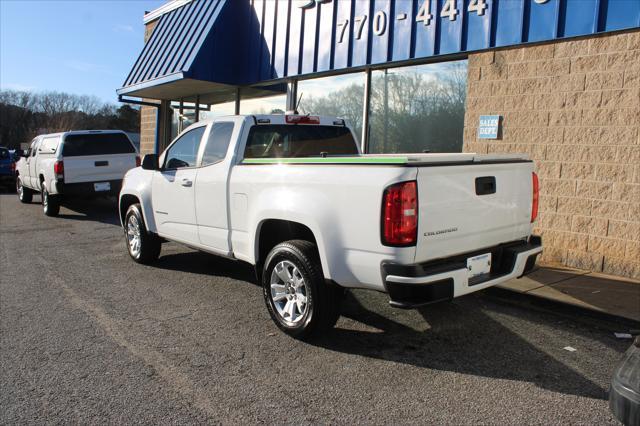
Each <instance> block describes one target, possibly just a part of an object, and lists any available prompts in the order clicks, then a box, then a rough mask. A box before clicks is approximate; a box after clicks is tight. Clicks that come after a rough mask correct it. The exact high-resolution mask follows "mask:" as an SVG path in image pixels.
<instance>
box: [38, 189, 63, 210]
mask: <svg viewBox="0 0 640 426" xmlns="http://www.w3.org/2000/svg"><path fill="white" fill-rule="evenodd" d="M42 210H43V211H44V214H45V215H47V216H49V217H55V216H58V213H60V198H59V197H58V196H56V195H51V194H49V191H47V188H46V187H45V186H44V185H42Z"/></svg>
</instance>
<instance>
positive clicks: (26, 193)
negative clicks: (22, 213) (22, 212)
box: [16, 176, 33, 204]
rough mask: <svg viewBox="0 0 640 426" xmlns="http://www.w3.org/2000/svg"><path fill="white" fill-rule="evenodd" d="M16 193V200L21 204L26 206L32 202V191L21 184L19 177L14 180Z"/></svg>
mask: <svg viewBox="0 0 640 426" xmlns="http://www.w3.org/2000/svg"><path fill="white" fill-rule="evenodd" d="M16 193H17V194H18V199H19V200H20V202H21V203H25V204H28V203H30V202H31V201H32V200H33V191H31V190H30V189H29V188H26V187H25V186H24V185H23V184H22V179H20V176H18V177H17V178H16Z"/></svg>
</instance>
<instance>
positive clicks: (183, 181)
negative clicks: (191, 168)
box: [181, 178, 193, 186]
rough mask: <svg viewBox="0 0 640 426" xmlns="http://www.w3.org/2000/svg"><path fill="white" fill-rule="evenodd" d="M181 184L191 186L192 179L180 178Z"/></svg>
mask: <svg viewBox="0 0 640 426" xmlns="http://www.w3.org/2000/svg"><path fill="white" fill-rule="evenodd" d="M181 185H182V186H192V185H193V181H192V180H191V179H189V178H182V183H181Z"/></svg>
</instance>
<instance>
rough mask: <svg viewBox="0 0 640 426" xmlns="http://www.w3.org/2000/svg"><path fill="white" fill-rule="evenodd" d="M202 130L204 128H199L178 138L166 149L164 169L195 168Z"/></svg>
mask: <svg viewBox="0 0 640 426" xmlns="http://www.w3.org/2000/svg"><path fill="white" fill-rule="evenodd" d="M204 130H205V126H200V127H197V128H195V129H192V130H189V131H188V132H187V133H185V134H183V135H182V136H180V138H178V140H177V141H175V142H174V143H173V145H171V146H170V147H169V149H167V153H166V156H165V163H164V164H165V166H164V168H165V169H182V168H185V167H195V166H196V159H197V157H198V148H199V147H200V141H201V140H202V135H203V134H204Z"/></svg>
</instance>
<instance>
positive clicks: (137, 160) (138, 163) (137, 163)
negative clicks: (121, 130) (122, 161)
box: [136, 155, 140, 167]
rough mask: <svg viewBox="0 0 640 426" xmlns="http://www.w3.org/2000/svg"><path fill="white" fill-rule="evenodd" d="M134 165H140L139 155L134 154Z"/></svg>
mask: <svg viewBox="0 0 640 426" xmlns="http://www.w3.org/2000/svg"><path fill="white" fill-rule="evenodd" d="M136 167H140V156H139V155H136Z"/></svg>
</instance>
